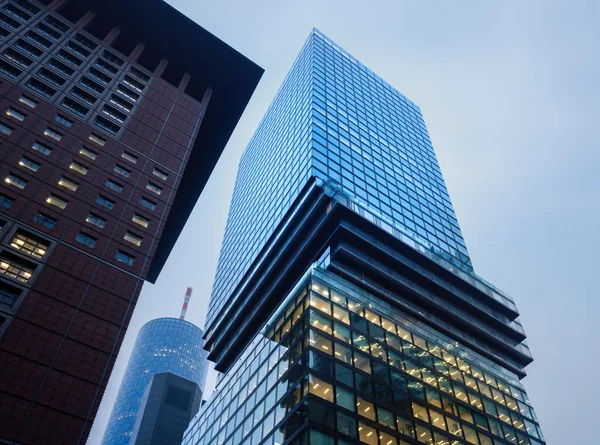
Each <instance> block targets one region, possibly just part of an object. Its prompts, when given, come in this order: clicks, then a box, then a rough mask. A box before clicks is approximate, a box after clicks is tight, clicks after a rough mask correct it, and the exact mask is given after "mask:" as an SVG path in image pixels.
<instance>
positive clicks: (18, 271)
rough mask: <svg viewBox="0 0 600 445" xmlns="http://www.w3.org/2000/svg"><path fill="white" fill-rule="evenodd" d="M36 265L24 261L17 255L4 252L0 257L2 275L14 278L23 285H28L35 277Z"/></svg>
mask: <svg viewBox="0 0 600 445" xmlns="http://www.w3.org/2000/svg"><path fill="white" fill-rule="evenodd" d="M34 270H35V265H33V264H31V263H29V262H27V261H24V260H22V259H21V258H19V257H17V256H16V255H11V254H10V253H8V252H4V253H2V254H1V255H0V273H1V274H4V275H6V276H7V277H11V278H14V279H16V280H18V281H20V282H22V283H27V282H28V281H29V279H30V278H31V275H33V271H34Z"/></svg>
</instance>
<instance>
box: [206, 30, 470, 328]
mask: <svg viewBox="0 0 600 445" xmlns="http://www.w3.org/2000/svg"><path fill="white" fill-rule="evenodd" d="M311 177H315V178H319V179H321V180H322V181H324V182H326V183H327V184H329V185H331V186H333V187H336V188H338V189H340V190H341V191H343V192H344V193H345V194H347V195H348V196H350V197H351V199H352V200H353V201H355V202H356V203H357V204H358V205H360V206H362V207H365V208H367V209H368V210H369V212H371V213H372V214H374V215H377V216H378V217H379V218H381V219H382V220H383V221H386V222H387V223H388V224H390V225H392V226H393V227H395V228H397V229H399V230H401V231H402V232H403V233H404V234H406V235H408V236H410V237H411V238H412V239H414V240H416V241H417V242H419V243H420V244H421V245H423V246H426V247H427V248H428V249H429V250H430V251H432V252H434V253H436V254H438V255H440V256H443V257H444V258H446V259H447V260H450V261H452V263H453V264H455V265H457V266H458V267H460V268H462V269H463V270H465V271H467V272H470V271H472V267H471V262H470V259H469V255H468V252H467V249H466V247H465V243H464V240H463V237H462V234H461V231H460V228H459V225H458V221H457V219H456V215H455V213H454V210H453V208H452V203H451V201H450V197H449V195H448V191H447V189H446V185H445V183H444V179H443V177H442V174H441V171H440V167H439V165H438V162H437V160H436V157H435V153H434V151H433V147H432V145H431V141H430V140H429V136H428V134H427V129H426V127H425V123H424V121H423V116H422V114H421V111H420V109H419V107H418V106H417V105H415V104H414V103H413V102H411V101H410V100H408V99H407V98H406V97H404V96H403V95H402V94H401V93H400V92H398V91H397V90H395V89H394V88H393V87H392V86H390V85H389V84H388V83H386V82H385V81H384V80H382V79H381V78H380V77H379V76H377V75H376V74H375V73H373V72H372V71H371V70H369V69H368V68H367V67H366V66H364V65H363V64H361V63H360V62H359V61H357V60H356V59H355V58H354V57H352V56H351V55H349V54H348V53H347V52H345V51H344V50H343V49H342V48H340V47H339V46H338V45H336V44H335V43H334V42H332V41H331V40H329V39H328V38H327V37H325V36H324V35H323V34H321V33H320V32H319V31H318V30H313V32H312V33H311V35H310V36H309V39H308V41H307V42H306V44H305V45H304V47H303V49H302V51H301V52H300V55H299V56H298V58H297V60H296V61H295V63H294V65H293V67H292V69H291V71H290V73H289V74H288V76H287V78H286V80H285V81H284V83H283V85H282V86H281V88H280V90H279V92H278V93H277V95H276V97H275V99H274V100H273V103H272V104H271V106H270V108H269V109H268V111H267V113H266V115H265V117H264V118H263V120H262V122H261V123H260V125H259V127H258V129H257V130H256V133H255V134H254V137H253V138H252V140H251V141H250V143H249V145H248V147H247V148H246V151H245V152H244V154H243V156H242V159H241V161H240V166H239V171H238V176H237V179H236V184H235V189H234V193H233V199H232V203H231V208H230V213H229V218H228V221H227V226H226V230H225V237H224V240H223V245H222V249H221V255H220V259H219V264H218V267H217V274H216V278H215V283H214V288H213V293H212V297H211V302H210V309H209V311H208V318H207V330H208V331H210V330H211V329H212V328H213V327H214V325H215V324H217V323H218V320H217V319H218V317H219V315H220V314H221V313H222V309H223V307H225V306H228V305H230V304H232V303H233V298H232V297H231V295H232V292H233V291H234V289H235V287H236V286H237V285H238V284H239V283H240V281H241V279H242V277H243V275H244V273H245V272H246V271H247V270H248V269H249V267H250V264H251V263H252V262H253V261H254V260H255V258H256V257H257V255H258V253H259V252H260V251H261V249H262V248H263V247H264V246H265V244H266V242H267V240H268V239H269V237H270V236H271V235H272V234H273V232H274V230H275V228H276V227H277V226H278V224H280V223H281V221H282V219H283V217H284V215H285V213H286V212H287V211H288V210H289V209H290V207H291V205H292V203H293V202H294V200H295V199H296V198H297V197H298V195H299V193H300V191H301V190H302V189H303V187H304V186H305V185H306V183H307V182H308V181H309V180H310V178H311Z"/></svg>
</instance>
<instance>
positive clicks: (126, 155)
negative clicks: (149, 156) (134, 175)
mask: <svg viewBox="0 0 600 445" xmlns="http://www.w3.org/2000/svg"><path fill="white" fill-rule="evenodd" d="M121 157H122V158H123V159H125V160H127V161H129V162H131V163H132V164H135V163H136V162H137V161H138V158H137V156H134V155H132V154H131V153H129V152H128V151H124V152H123V153H121Z"/></svg>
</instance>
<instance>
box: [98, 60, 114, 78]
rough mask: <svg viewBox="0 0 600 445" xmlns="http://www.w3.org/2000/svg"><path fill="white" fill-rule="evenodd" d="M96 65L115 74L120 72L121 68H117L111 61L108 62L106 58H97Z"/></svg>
mask: <svg viewBox="0 0 600 445" xmlns="http://www.w3.org/2000/svg"><path fill="white" fill-rule="evenodd" d="M96 66H97V67H98V68H102V69H103V70H105V71H107V72H109V73H110V74H112V75H113V76H114V75H116V74H117V73H118V72H119V70H118V69H117V68H115V67H114V66H112V65H111V64H110V63H108V62H106V61H105V60H102V59H96Z"/></svg>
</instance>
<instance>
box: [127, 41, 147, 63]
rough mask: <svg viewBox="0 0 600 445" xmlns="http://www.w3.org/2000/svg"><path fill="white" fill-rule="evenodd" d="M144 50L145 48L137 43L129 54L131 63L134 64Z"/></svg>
mask: <svg viewBox="0 0 600 445" xmlns="http://www.w3.org/2000/svg"><path fill="white" fill-rule="evenodd" d="M144 48H146V47H145V46H144V45H142V44H141V43H138V44H137V45H136V46H135V48H133V51H131V54H129V59H130V60H131V61H132V62H135V61H136V60H137V59H138V58H139V57H140V56H141V55H142V53H143V52H144Z"/></svg>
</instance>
